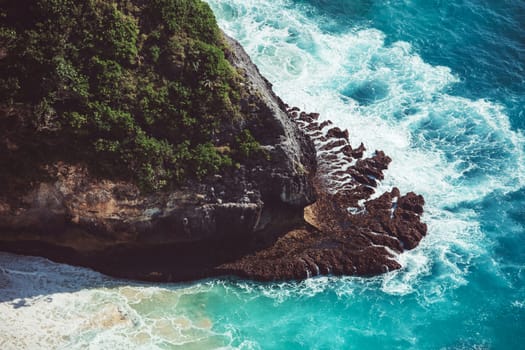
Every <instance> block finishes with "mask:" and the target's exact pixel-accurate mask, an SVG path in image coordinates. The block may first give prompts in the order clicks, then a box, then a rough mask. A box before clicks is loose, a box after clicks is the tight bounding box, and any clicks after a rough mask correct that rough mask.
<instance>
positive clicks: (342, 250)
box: [221, 108, 427, 280]
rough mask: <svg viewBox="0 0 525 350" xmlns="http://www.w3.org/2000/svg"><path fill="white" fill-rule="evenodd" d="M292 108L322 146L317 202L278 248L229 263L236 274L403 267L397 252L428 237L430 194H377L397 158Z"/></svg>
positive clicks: (301, 274) (289, 275)
mask: <svg viewBox="0 0 525 350" xmlns="http://www.w3.org/2000/svg"><path fill="white" fill-rule="evenodd" d="M288 114H289V116H290V118H291V119H292V120H294V121H295V122H296V123H297V125H299V126H300V128H301V130H303V131H304V132H305V133H306V134H308V135H309V136H310V137H311V138H312V140H314V143H315V147H316V151H317V164H318V170H317V173H316V175H315V177H314V182H313V183H314V187H315V190H316V193H317V195H318V198H317V201H316V202H315V203H314V204H312V205H310V206H308V207H306V208H305V210H304V219H305V222H306V223H305V224H304V225H302V226H300V227H297V228H295V229H294V230H291V231H290V232H288V233H287V234H285V235H283V236H282V237H280V238H279V239H278V241H277V242H276V243H275V244H273V245H272V246H271V247H268V248H266V249H263V250H261V251H259V252H257V253H255V254H253V255H250V256H246V257H243V258H242V259H240V260H238V261H236V262H234V263H228V264H224V265H223V266H221V268H223V269H225V271H228V272H229V273H233V274H237V275H241V276H244V277H248V278H254V279H258V280H274V279H282V280H284V279H303V278H308V277H311V276H317V275H327V274H331V275H359V276H370V275H377V274H381V273H384V272H388V271H391V270H395V269H399V268H400V267H401V265H400V264H399V263H398V262H397V261H396V259H395V257H396V255H398V254H400V253H402V252H403V251H404V250H407V249H413V248H415V247H416V246H417V245H418V243H419V241H420V240H421V239H422V238H423V236H425V234H426V231H427V227H426V225H425V224H424V223H422V222H421V218H420V215H421V214H422V213H423V205H424V199H423V197H422V196H420V195H416V194H415V193H413V192H410V193H408V194H406V195H401V194H400V191H399V189H397V188H393V189H392V190H391V191H390V192H385V193H383V194H381V195H380V196H375V192H376V191H375V187H376V186H377V184H378V181H380V180H382V179H383V178H384V174H383V171H384V170H386V169H387V167H388V164H389V163H390V162H391V159H390V158H389V157H388V156H386V155H385V154H384V153H383V152H382V151H376V152H375V153H374V154H373V155H372V156H371V157H369V158H363V154H364V152H365V151H366V149H365V147H364V145H363V144H361V145H360V146H359V147H358V148H356V149H353V148H352V147H351V145H350V143H349V139H348V131H347V130H345V131H343V130H341V129H339V128H338V127H333V125H332V122H330V121H324V122H322V123H319V122H318V121H317V120H318V118H319V115H318V114H316V113H311V114H307V113H304V112H301V113H299V109H297V108H291V109H289V110H288Z"/></svg>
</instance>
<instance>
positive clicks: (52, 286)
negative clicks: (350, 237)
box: [0, 0, 525, 350]
mask: <svg viewBox="0 0 525 350" xmlns="http://www.w3.org/2000/svg"><path fill="white" fill-rule="evenodd" d="M208 3H209V4H210V6H211V7H212V9H213V10H214V12H215V14H216V15H217V18H218V21H219V24H220V26H221V27H222V28H223V29H224V30H225V31H226V32H227V33H228V34H229V35H231V36H233V37H235V38H236V39H237V40H239V41H240V42H241V43H242V44H243V46H244V47H245V48H246V50H247V52H248V53H249V54H250V56H251V57H252V58H253V60H254V61H255V63H256V64H257V65H258V66H259V68H260V70H261V72H262V73H263V74H264V75H265V76H266V77H267V78H268V79H269V80H270V81H271V82H272V83H273V84H274V89H275V91H276V92H277V93H278V94H279V95H280V96H281V97H282V98H283V99H284V100H285V101H286V102H287V103H288V104H290V105H295V106H298V107H300V108H301V109H304V110H307V111H312V112H320V113H321V115H322V118H324V119H330V120H332V121H334V122H335V123H336V124H337V125H338V126H340V127H342V128H348V129H349V131H350V137H351V141H352V143H353V144H354V145H358V144H359V143H360V142H364V143H365V144H366V145H367V146H368V149H369V150H372V151H373V150H375V149H382V150H384V151H385V152H386V153H387V154H388V155H390V156H391V157H392V158H393V162H392V164H391V167H390V168H389V170H388V171H387V179H386V180H385V181H384V182H383V183H382V184H381V188H380V190H384V189H389V188H391V187H392V186H398V187H399V188H400V189H401V190H402V191H404V192H407V191H415V192H418V193H421V194H423V195H424V196H425V199H426V202H427V205H426V212H425V214H424V221H425V222H426V223H427V224H428V227H429V232H428V236H427V237H426V238H424V239H423V241H422V242H421V245H420V246H419V247H418V248H417V249H415V250H413V251H410V252H408V253H404V254H402V255H401V256H399V257H398V259H399V261H400V262H401V263H402V265H403V268H402V269H401V270H400V271H396V272H392V273H389V274H387V275H384V276H380V277H376V278H371V279H363V278H334V277H320V278H313V279H310V280H307V281H304V282H301V283H272V284H258V283H252V282H247V281H240V280H235V279H226V280H224V279H223V280H209V281H201V282H197V283H193V284H185V285H180V284H173V285H151V284H140V283H132V282H125V281H118V280H113V279H110V278H107V277H105V276H102V275H100V274H97V273H94V272H92V271H89V270H85V269H79V268H75V267H71V266H66V265H58V264H54V263H51V262H49V261H47V260H44V259H40V258H24V257H19V256H15V255H10V254H0V348H2V349H11V348H20V349H25V348H29V349H38V348H43V349H49V348H63V349H84V348H92V349H112V350H115V349H134V348H142V349H212V348H223V349H525V136H524V134H523V132H524V131H525V2H523V1H522V0H512V1H511V0H457V1H443V0H390V1H378V0H375V1H374V0H310V1H306V0H303V1H290V0H209V1H208Z"/></svg>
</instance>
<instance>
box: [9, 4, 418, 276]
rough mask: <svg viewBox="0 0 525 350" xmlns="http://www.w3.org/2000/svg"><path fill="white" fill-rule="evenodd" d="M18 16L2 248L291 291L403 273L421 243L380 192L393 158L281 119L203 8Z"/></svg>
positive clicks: (410, 210)
mask: <svg viewBox="0 0 525 350" xmlns="http://www.w3.org/2000/svg"><path fill="white" fill-rule="evenodd" d="M19 1H20V4H19V3H18V2H16V1H14V0H9V1H8V3H9V6H7V7H6V9H7V13H3V12H2V13H0V14H2V16H1V17H2V18H3V19H2V20H0V24H1V25H2V29H3V28H4V27H5V28H7V30H3V31H2V32H1V33H0V61H1V62H2V65H0V73H2V77H7V78H8V79H4V81H2V84H0V92H2V93H5V91H7V90H9V91H10V93H9V95H8V98H6V99H2V100H1V101H0V166H1V167H2V172H1V173H0V250H7V251H12V252H16V253H22V254H34V255H41V256H45V257H49V258H52V259H54V260H57V261H61V262H66V263H71V264H79V265H83V266H88V267H92V268H95V269H97V270H99V271H102V272H104V273H107V274H110V275H115V276H121V277H127V278H134V279H145V280H156V281H178V280H187V279H196V278H202V277H209V276H216V275H225V274H234V275H238V276H242V277H247V278H253V279H258V280H274V279H301V278H306V277H309V276H313V275H318V274H335V275H373V274H378V273H383V272H386V271H389V270H392V269H397V268H400V267H401V266H400V265H399V263H398V262H397V261H396V260H395V257H396V255H397V254H399V253H401V252H403V251H404V250H405V249H412V248H414V247H415V246H417V244H418V243H419V241H420V240H421V239H422V237H423V236H424V235H425V234H426V226H425V225H424V224H423V223H422V222H421V217H420V216H421V214H422V212H423V204H424V200H423V198H422V197H421V196H417V195H416V194H414V193H409V194H407V195H401V193H399V190H397V189H395V188H394V189H393V190H392V191H390V192H387V193H384V194H382V195H380V196H375V195H374V194H375V187H376V186H377V183H378V181H380V180H382V179H383V177H384V170H385V169H387V167H388V164H389V163H390V161H391V160H390V158H388V156H386V155H385V154H384V153H383V152H381V151H377V152H375V154H373V155H372V156H371V157H369V158H363V157H364V151H365V149H364V146H363V145H361V147H359V148H357V149H353V148H352V147H351V146H350V143H349V140H348V132H347V131H342V130H339V129H338V128H334V127H331V126H330V125H331V122H329V121H324V122H319V121H318V118H319V115H317V114H306V113H299V111H298V109H296V108H291V109H289V108H288V106H286V105H285V104H284V103H283V102H282V101H281V100H280V99H279V98H278V97H277V96H276V95H275V94H274V93H273V91H272V88H271V84H270V83H269V82H268V81H267V80H266V79H265V78H264V77H262V76H261V74H260V73H259V71H258V69H257V67H256V66H255V65H254V64H253V63H252V62H251V60H250V58H249V57H248V55H247V54H246V52H245V51H244V50H243V48H242V47H241V46H240V45H239V44H238V43H237V42H236V41H235V40H233V39H231V38H228V37H227V36H225V35H224V34H222V33H220V31H219V29H218V27H217V26H216V23H215V22H214V19H213V15H212V14H211V11H210V10H209V8H208V7H207V6H206V5H205V4H204V3H202V2H200V1H198V0H187V1H171V0H155V1H148V2H144V1H139V0H136V1H126V2H120V1H116V0H115V1H113V0H104V1H100V2H99V1H97V2H92V1H88V2H82V3H80V2H74V1H66V2H64V4H61V5H57V6H56V7H55V6H51V5H49V3H46V2H39V3H38V4H36V5H35V4H34V3H32V2H30V1H26V0H19ZM21 4H22V5H24V4H25V5H27V6H29V7H28V8H29V11H30V12H31V13H32V14H33V15H32V16H29V17H28V16H26V15H25V12H24V11H25V10H24V9H25V7H24V6H22V5H21ZM39 6H40V7H39ZM46 6H48V7H46ZM101 9H102V10H101ZM2 11H5V10H4V9H2ZM191 14H193V15H191ZM48 16H55V17H56V18H58V19H61V20H60V21H53V23H55V24H56V25H54V24H53V25H52V24H49V18H48ZM181 16H182V17H181ZM184 16H186V17H184ZM6 18H7V20H5V19H6ZM27 18H29V20H28V21H26V22H27V23H26V22H24V21H25V20H26V19H27ZM70 18H71V21H72V22H75V21H76V22H77V23H76V24H75V25H71V23H70V21H69V19H70ZM93 18H101V19H104V20H97V21H93V20H92V19H93ZM66 19H67V20H66ZM106 19H108V21H106ZM39 21H40V22H39ZM33 22H37V25H34V23H33ZM43 23H48V24H49V26H46V25H43ZM114 24H115V25H114ZM35 28H37V29H38V28H46V29H45V30H44V31H39V30H40V29H38V30H36V29H35ZM210 28H211V29H210ZM66 29H67V30H66ZM208 29H210V30H208ZM17 31H18V32H20V33H23V34H24V35H13V33H15V34H16V32H17ZM48 31H49V32H48ZM53 31H55V32H53ZM6 33H7V34H6ZM86 33H91V34H90V35H87V34H86ZM26 34H27V35H26ZM95 34H96V35H95ZM117 34H118V35H117ZM5 35H7V36H5ZM108 35H110V36H111V35H112V37H111V38H109V39H111V40H109V39H108V40H109V41H110V42H109V43H108V45H107V46H104V45H102V44H101V43H100V42H99V41H100V40H102V39H101V38H105V37H106V36H108ZM56 36H63V37H59V38H55V37H56ZM130 36H131V38H133V40H131V41H130V40H128V38H129V37H130ZM26 37H34V40H33V39H32V40H26V39H27V38H26ZM35 38H36V39H35ZM55 39H56V40H55ZM58 39H60V40H58ZM80 39H82V40H80ZM39 40H40V41H41V42H39ZM34 42H37V43H41V44H43V45H44V44H45V45H44V46H43V47H30V48H26V44H28V45H29V44H31V45H33V44H32V43H34ZM64 42H69V44H70V45H63V44H64ZM53 43H55V44H56V45H55V46H52V45H51V44H53ZM130 43H131V45H130ZM61 45H62V46H63V47H62V46H61ZM4 46H5V47H4ZM72 48H73V49H72ZM30 54H35V55H34V56H35V57H33V56H31V55H30ZM89 55H91V56H92V57H88V56H89ZM28 68H31V69H28ZM30 70H32V71H33V74H29V73H31V72H30ZM48 73H49V74H48ZM33 75H34V76H36V77H38V79H33ZM4 83H5V84H4ZM33 87H35V89H34V91H33V89H32V88H33ZM10 89H11V90H12V91H11V90H10ZM19 175H20V176H19ZM22 175H23V176H22ZM145 188H146V190H145Z"/></svg>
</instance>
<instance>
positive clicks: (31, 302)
mask: <svg viewBox="0 0 525 350" xmlns="http://www.w3.org/2000/svg"><path fill="white" fill-rule="evenodd" d="M0 266H2V271H1V273H2V276H3V277H7V279H8V281H9V283H4V284H2V285H1V286H0V314H1V315H2V322H0V344H1V348H2V349H61V348H63V349H141V348H142V349H160V348H165V347H166V346H183V347H184V348H187V349H191V348H195V349H200V348H221V347H224V346H228V344H231V341H232V340H231V338H230V337H229V335H228V334H226V333H222V334H219V333H216V332H215V331H214V329H213V327H214V325H213V321H212V318H211V317H210V316H209V315H207V313H206V310H205V307H204V305H202V304H195V303H196V301H198V300H199V299H198V297H197V296H198V295H200V294H201V293H208V292H209V291H210V289H212V288H214V287H215V285H214V283H212V282H208V283H206V282H204V283H197V284H194V285H189V286H184V285H178V286H174V285H172V286H170V285H166V286H163V287H162V288H161V287H156V286H150V285H146V284H140V283H129V282H126V281H118V280H115V279H111V278H108V277H106V276H103V275H101V274H99V273H96V272H93V271H91V270H88V269H83V268H78V267H73V266H67V265H62V264H55V263H52V262H50V261H48V260H46V259H42V258H31V257H22V256H16V255H12V254H7V253H0ZM186 295H189V296H190V297H189V298H188V297H185V296H186ZM193 296H196V297H195V298H194V297H193Z"/></svg>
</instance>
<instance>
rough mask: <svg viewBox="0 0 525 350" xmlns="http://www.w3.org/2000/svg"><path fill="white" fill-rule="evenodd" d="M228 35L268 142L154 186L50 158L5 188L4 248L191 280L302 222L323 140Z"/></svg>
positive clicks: (0, 203) (1, 206) (0, 211)
mask: <svg viewBox="0 0 525 350" xmlns="http://www.w3.org/2000/svg"><path fill="white" fill-rule="evenodd" d="M228 42H229V43H230V47H231V51H230V52H229V57H228V59H229V60H230V61H231V62H232V64H233V65H234V66H236V67H238V68H239V69H240V70H241V71H243V72H244V74H245V77H246V81H247V84H249V86H248V91H250V94H252V95H253V96H257V98H254V99H253V101H248V100H246V101H244V103H245V104H246V105H249V106H250V107H249V108H250V113H253V114H254V115H257V118H253V119H251V120H253V121H254V122H256V123H257V125H254V126H250V128H251V129H253V130H256V133H255V137H256V138H257V140H258V141H259V142H260V143H261V148H262V149H263V150H264V152H261V153H260V154H259V155H257V156H254V157H253V158H252V159H251V160H250V161H249V162H247V164H245V165H242V166H240V168H239V169H236V168H230V169H227V170H225V171H223V172H222V173H220V174H216V175H214V176H211V177H209V178H207V179H206V180H203V181H191V180H190V181H187V183H186V184H185V185H184V186H182V187H180V188H179V189H177V190H172V191H160V192H156V193H154V194H151V195H144V194H143V193H142V192H141V191H140V190H139V189H138V188H137V186H135V185H133V184H132V183H130V182H126V181H114V180H108V179H100V178H99V177H95V176H92V175H91V174H90V173H89V170H88V168H87V167H86V166H84V165H81V164H70V163H65V162H56V163H53V164H50V165H48V166H47V167H46V170H47V172H48V173H49V178H50V179H53V180H51V181H42V182H39V183H36V184H32V186H31V189H30V190H28V191H26V192H23V191H22V192H18V191H9V190H8V191H5V193H1V194H0V249H1V250H9V251H14V252H19V253H24V254H36V255H42V256H46V257H50V258H52V259H55V260H58V261H63V262H68V263H73V264H80V265H84V266H89V267H93V268H95V269H98V270H101V271H102V272H105V273H108V274H113V275H118V276H125V277H131V278H141V279H150V278H152V279H167V280H171V279H173V280H181V279H193V278H199V277H205V276H209V275H213V274H216V273H219V271H218V270H216V269H215V267H217V266H219V265H220V264H222V263H224V262H227V261H231V260H235V259H236V258H238V257H240V256H243V255H245V254H246V253H247V252H250V251H254V250H256V249H259V248H260V247H264V246H267V245H269V244H271V243H272V242H273V241H274V240H275V239H276V238H277V237H278V236H280V235H282V233H283V232H286V231H288V230H290V229H291V228H293V227H294V226H296V225H297V224H300V223H301V222H302V221H303V208H304V207H305V206H306V205H308V204H311V203H312V202H313V201H314V199H315V194H314V188H313V186H312V177H313V175H314V174H315V166H316V160H315V150H314V146H313V144H312V142H311V140H310V139H309V138H308V137H307V136H306V135H305V134H304V133H303V132H301V131H300V130H299V128H298V127H297V126H296V125H295V123H293V121H292V120H290V119H289V118H288V116H287V113H286V111H285V109H284V104H283V103H282V101H281V100H280V99H279V98H277V97H276V96H275V94H274V93H273V92H272V90H271V86H270V84H269V83H268V82H267V81H266V80H265V79H264V78H263V77H262V76H261V75H260V74H259V72H258V70H257V68H256V67H255V66H254V65H253V64H252V63H251V62H250V60H249V58H248V56H247V55H246V54H245V52H244V51H243V50H242V48H241V47H240V46H239V45H238V44H237V43H235V42H234V41H233V40H232V39H229V38H228ZM245 127H249V126H248V125H245Z"/></svg>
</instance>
